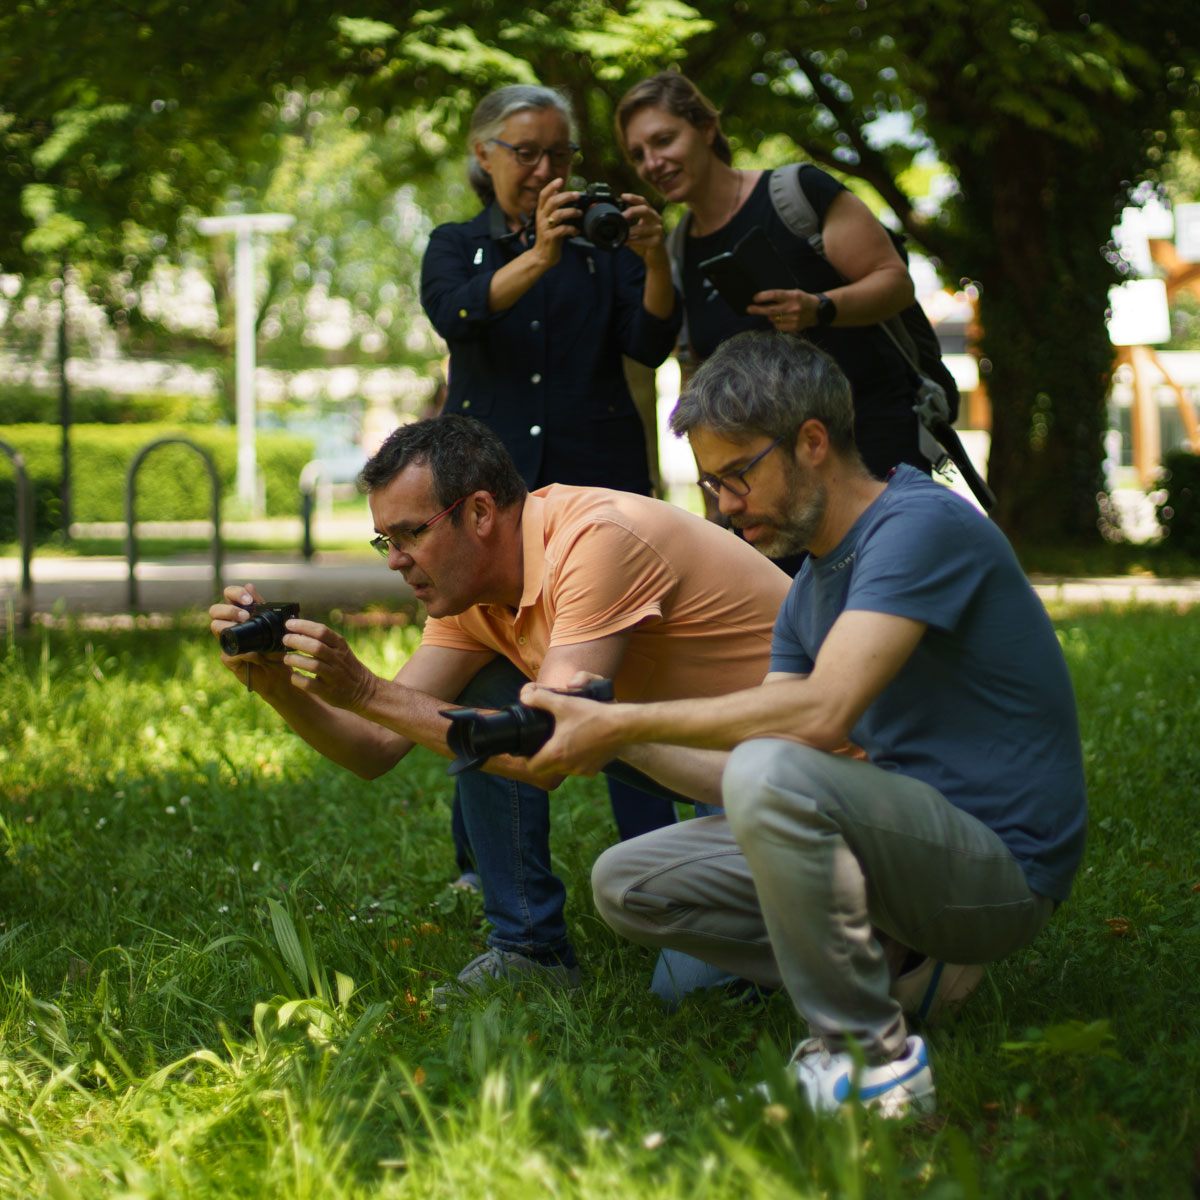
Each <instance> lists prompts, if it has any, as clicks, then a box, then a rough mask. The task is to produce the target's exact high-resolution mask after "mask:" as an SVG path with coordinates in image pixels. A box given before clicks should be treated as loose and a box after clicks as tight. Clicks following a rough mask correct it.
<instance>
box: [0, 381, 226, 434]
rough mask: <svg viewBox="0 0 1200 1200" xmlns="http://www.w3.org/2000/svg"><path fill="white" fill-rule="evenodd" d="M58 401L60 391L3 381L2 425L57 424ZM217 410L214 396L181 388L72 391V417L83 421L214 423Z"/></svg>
mask: <svg viewBox="0 0 1200 1200" xmlns="http://www.w3.org/2000/svg"><path fill="white" fill-rule="evenodd" d="M59 405H60V400H59V395H58V393H57V392H47V391H43V390H42V389H40V388H35V387H32V386H30V385H29V384H5V385H0V426H4V425H34V424H49V425H54V424H57V423H58V421H59V416H60V409H59ZM215 410H216V404H215V402H214V401H213V399H212V398H211V397H208V396H188V395H183V394H181V393H179V392H132V393H125V392H110V391H106V390H103V389H101V388H83V389H81V390H79V391H75V390H72V392H71V419H72V421H73V422H76V423H78V424H80V425H131V424H134V425H136V424H146V423H148V422H154V421H157V422H170V423H171V424H175V425H178V424H211V423H212V422H213V421H214V420H215V419H216V411H215Z"/></svg>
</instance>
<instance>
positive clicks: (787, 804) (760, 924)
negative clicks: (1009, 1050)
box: [592, 738, 1054, 1061]
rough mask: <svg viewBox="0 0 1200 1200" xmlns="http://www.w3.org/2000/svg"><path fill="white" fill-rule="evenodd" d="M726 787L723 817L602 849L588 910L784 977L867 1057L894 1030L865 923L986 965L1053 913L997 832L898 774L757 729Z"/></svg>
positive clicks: (829, 1035) (885, 1052) (719, 961)
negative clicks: (592, 901)
mask: <svg viewBox="0 0 1200 1200" xmlns="http://www.w3.org/2000/svg"><path fill="white" fill-rule="evenodd" d="M723 792H724V799H725V815H724V816H710V817H703V818H700V819H698V820H694V821H684V822H682V823H681V824H679V825H673V826H670V827H668V828H666V829H658V830H655V831H654V832H652V833H648V834H645V835H643V836H642V837H639V838H634V839H632V840H631V841H628V842H624V843H622V844H621V845H618V846H613V847H612V848H611V849H609V850H607V851H605V852H604V854H602V855H601V856H600V858H599V859H598V860H597V862H596V865H595V867H594V868H593V871H592V887H593V891H594V894H595V898H596V907H597V909H598V910H599V912H600V914H601V916H602V917H603V918H604V919H605V921H607V922H608V924H609V925H611V926H612V927H613V929H615V930H616V931H617V932H618V933H620V934H622V935H623V936H625V937H627V938H629V939H630V940H631V941H635V942H639V943H641V944H643V945H647V946H657V947H664V946H669V947H673V948H676V949H679V950H683V951H685V952H687V953H688V954H693V955H695V956H696V957H697V958H701V959H704V960H705V961H707V962H711V963H714V964H716V965H717V966H720V967H723V968H724V969H726V970H728V971H730V972H732V973H733V974H735V975H740V976H743V977H744V978H746V979H750V980H753V981H754V982H756V983H761V984H763V985H765V986H779V985H781V984H782V986H784V987H785V988H787V990H788V994H789V995H790V996H791V998H792V1001H793V1003H794V1004H795V1005H796V1008H797V1010H798V1011H799V1012H800V1014H801V1015H802V1016H803V1017H805V1018H806V1020H807V1021H808V1023H809V1026H810V1029H811V1031H812V1032H813V1033H814V1034H816V1035H818V1036H821V1037H824V1038H826V1039H827V1041H828V1042H829V1043H830V1044H831V1045H832V1046H833V1047H834V1048H837V1047H838V1046H840V1045H842V1044H844V1042H845V1039H846V1036H847V1035H850V1036H852V1037H853V1038H854V1039H855V1040H857V1041H858V1043H859V1044H860V1045H861V1046H862V1048H863V1052H864V1053H865V1054H866V1056H867V1058H868V1060H869V1061H886V1060H888V1059H891V1058H893V1057H895V1056H896V1055H897V1054H899V1053H901V1052H902V1051H903V1049H904V1039H905V1036H906V1030H905V1026H904V1019H903V1016H902V1015H901V1012H900V1007H899V1005H898V1004H897V1003H896V1001H895V1000H893V999H892V998H891V997H890V996H889V994H888V987H889V973H888V967H887V963H886V961H885V958H884V952H883V948H882V945H881V943H880V941H879V938H878V936H877V932H876V931H880V932H882V933H885V934H887V935H889V936H890V937H892V938H894V939H896V940H897V941H899V942H902V943H904V944H905V945H907V946H911V947H912V948H913V949H915V950H917V951H919V952H920V953H922V954H925V955H929V956H931V957H933V958H938V959H942V960H944V961H947V962H955V963H984V962H993V961H995V960H996V959H999V958H1002V957H1004V956H1005V955H1006V954H1009V953H1011V952H1012V951H1014V950H1017V949H1019V948H1020V947H1022V946H1024V945H1027V944H1028V943H1029V942H1031V941H1032V940H1033V938H1034V937H1035V936H1036V935H1037V933H1038V931H1039V930H1040V929H1041V928H1042V926H1043V925H1044V924H1045V922H1046V921H1047V920H1048V919H1049V917H1050V915H1051V913H1052V912H1053V911H1054V902H1053V901H1052V900H1050V899H1048V898H1046V897H1045V896H1040V895H1038V894H1037V893H1036V892H1034V891H1032V890H1031V889H1030V887H1029V885H1028V884H1027V883H1026V881H1025V875H1024V872H1023V871H1022V870H1021V867H1020V866H1019V864H1018V863H1017V861H1016V860H1015V859H1014V858H1013V856H1012V855H1011V854H1010V853H1009V851H1008V849H1007V847H1006V846H1005V845H1004V843H1003V842H1002V841H1001V840H1000V838H999V837H998V836H997V835H996V834H995V833H993V832H992V831H991V830H990V829H989V828H988V827H987V826H986V825H984V824H983V823H982V822H980V821H978V820H976V819H975V818H974V817H972V816H969V815H968V814H967V813H964V812H963V811H962V810H961V809H958V808H955V807H954V806H953V805H952V804H951V803H950V802H949V801H948V800H946V799H945V797H943V796H942V795H941V794H940V793H939V792H937V791H935V790H934V789H933V788H931V787H929V786H928V785H926V784H924V783H921V782H919V781H917V780H915V779H911V778H909V777H908V776H905V775H899V774H897V773H895V772H893V771H884V770H882V769H880V768H879V767H874V766H872V765H871V764H869V763H865V762H861V761H857V760H854V759H848V758H843V757H840V756H835V755H832V754H826V753H824V752H822V751H820V750H813V749H811V748H810V747H807V746H801V745H798V744H796V743H794V742H788V741H783V740H778V739H774V738H764V739H760V740H756V741H751V742H745V743H743V744H742V745H741V746H739V747H738V748H737V749H736V750H735V751H734V752H733V754H732V756H731V757H730V761H729V765H728V767H727V768H726V771H725V777H724V782H723Z"/></svg>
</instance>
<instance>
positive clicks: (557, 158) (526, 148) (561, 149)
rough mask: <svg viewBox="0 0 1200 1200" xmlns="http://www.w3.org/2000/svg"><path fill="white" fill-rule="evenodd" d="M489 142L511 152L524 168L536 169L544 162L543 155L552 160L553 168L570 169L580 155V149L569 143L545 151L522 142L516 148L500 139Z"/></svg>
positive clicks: (531, 143) (550, 147)
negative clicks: (577, 155) (576, 156)
mask: <svg viewBox="0 0 1200 1200" xmlns="http://www.w3.org/2000/svg"><path fill="white" fill-rule="evenodd" d="M488 141H490V142H495V143H496V145H497V146H503V147H504V148H505V150H511V151H512V152H513V157H514V158H515V159H516V160H517V162H519V163H520V164H521V166H523V167H536V166H537V165H538V163H540V162H541V161H542V155H543V154H544V155H545V156H546V157H547V158H548V159H549V160H550V165H551V166H552V167H568V166H570V165H571V162H572V161H573V160H574V158H575V155H576V154H578V153H579V147H578V146H577V145H575V143H574V142H568V143H567V144H566V145H565V146H546V147H545V148H544V149H543V147H541V146H538V145H535V144H534V143H533V142H521V143H520V145H517V146H514V145H512V144H511V143H510V142H502V141H501V140H500V139H499V138H488Z"/></svg>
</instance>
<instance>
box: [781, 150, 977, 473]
mask: <svg viewBox="0 0 1200 1200" xmlns="http://www.w3.org/2000/svg"><path fill="white" fill-rule="evenodd" d="M801 166H802V164H801V163H789V164H788V165H787V166H786V167H777V168H776V169H775V170H774V171H772V172H771V180H770V192H771V203H772V204H773V205H774V206H775V212H776V214H777V215H778V216H779V219H780V220H781V221H782V222H783V223H784V224H785V225H786V226H787V227H788V229H789V230H791V232H792V233H794V234H795V235H796V237H798V238H800V239H801V240H802V241H805V242H807V243H808V244H809V245H810V246H811V247H812V248H813V250H815V251H816V252H817V253H818V254H819V255H820V256H821V257H822V258H824V259H825V261H826V262H829V259H828V257H826V254H825V239H824V237H823V236H822V234H821V222H820V219H819V218H818V216H817V210H816V209H815V208H813V206H812V202H811V201H810V200H809V198H808V196H807V195H806V194H805V191H804V185H803V184H802V183H801V182H800V167H801ZM843 282H844V280H843ZM876 327H877V328H878V329H881V330H882V331H883V333H884V334H885V335H886V337H887V338H888V340H889V341H890V342H891V343H892V344H893V345H894V346H895V347H896V349H897V350H898V351H899V352H900V357H901V358H903V359H904V361H905V362H906V363H908V365H909V367H910V368H911V369H912V371H913V372H914V373H915V375H916V376H917V381H918V384H919V385H920V386H919V398H918V403H917V404H916V405H915V406H914V411H915V412H916V414H917V418H918V430H917V432H918V436H919V440H920V449H921V453H922V454H924V455H925V457H926V458H927V459H929V461H930V462H931V463H933V464H934V467H935V469H940V468H941V467H942V466H943V465H944V464H945V463H946V461H947V460H948V458H949V455H948V454H947V453H946V451H945V450H943V449H942V447H941V446H940V445H939V444H938V441H937V439H936V438H935V437H934V435H933V434H932V433H931V432H930V426H931V424H932V423H933V422H934V421H937V420H940V421H943V422H946V423H948V421H949V416H950V407H949V403H948V402H947V400H946V393H945V391H944V390H943V389H942V387H941V385H940V384H938V383H936V382H935V381H934V380H932V379H930V378H929V376H928V374H927V373H926V372H925V371H924V370H922V368H921V364H920V361H919V358H918V355H917V347H916V344H915V343H914V342H913V339H912V336H911V335H910V334H909V332H908V330H907V329H905V327H904V322H903V320H901V318H900V316H899V314H897V315H896V316H894V317H888V319H887V320H886V321H880V322H879V323H878V325H877V326H876ZM960 469H961V468H960ZM964 477H965V475H964ZM977 494H978V493H977Z"/></svg>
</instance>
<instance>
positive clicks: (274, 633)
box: [221, 604, 300, 658]
mask: <svg viewBox="0 0 1200 1200" xmlns="http://www.w3.org/2000/svg"><path fill="white" fill-rule="evenodd" d="M299 615H300V605H299V604H254V605H251V607H250V616H249V618H248V619H247V620H245V621H242V622H241V623H240V624H238V625H230V627H229V628H228V629H222V630H221V649H222V650H224V651H225V653H226V654H228V655H229V656H230V657H231V658H234V657H236V656H237V655H239V654H274V653H275V652H276V651H279V650H282V649H283V648H284V647H283V635H284V634H285V633H286V632H287V628H286V626H285V622H286V621H289V620H290V619H291V618H292V617H298V616H299Z"/></svg>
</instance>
